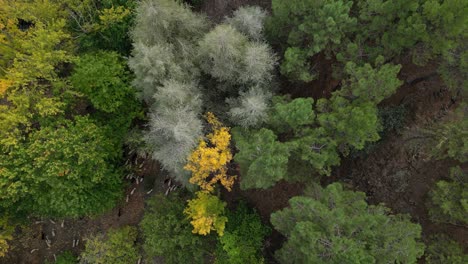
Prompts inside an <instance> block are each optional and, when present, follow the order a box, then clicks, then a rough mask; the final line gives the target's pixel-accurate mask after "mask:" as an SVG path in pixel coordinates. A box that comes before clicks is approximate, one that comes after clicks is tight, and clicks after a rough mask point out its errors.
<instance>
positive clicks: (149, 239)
mask: <svg viewBox="0 0 468 264" xmlns="http://www.w3.org/2000/svg"><path fill="white" fill-rule="evenodd" d="M184 206H185V203H184V201H183V200H182V199H180V198H178V197H176V196H174V195H170V196H168V197H166V196H163V195H155V196H154V197H152V198H151V199H150V200H149V201H148V206H147V209H146V211H145V215H144V217H143V220H142V221H141V223H140V227H141V230H142V232H143V239H144V242H143V249H144V251H145V253H146V254H147V255H148V256H149V257H155V256H163V257H164V261H165V263H170V264H171V263H174V264H177V263H187V262H192V263H202V262H203V260H204V256H205V254H206V250H207V244H206V241H205V240H204V239H203V238H202V237H200V236H195V235H193V234H192V232H191V231H192V226H191V225H190V222H189V221H188V219H187V217H186V216H185V215H184V214H183V211H184Z"/></svg>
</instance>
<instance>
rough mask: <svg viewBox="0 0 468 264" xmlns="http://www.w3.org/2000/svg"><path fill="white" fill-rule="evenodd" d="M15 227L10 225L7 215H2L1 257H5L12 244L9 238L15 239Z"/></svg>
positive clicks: (0, 231) (0, 226)
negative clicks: (9, 242) (9, 243)
mask: <svg viewBox="0 0 468 264" xmlns="http://www.w3.org/2000/svg"><path fill="white" fill-rule="evenodd" d="M13 230H14V227H13V226H11V225H9V223H8V218H7V217H6V216H1V217H0V257H4V256H5V255H6V253H7V252H8V249H9V248H10V246H9V245H8V240H12V239H13V236H12V234H13Z"/></svg>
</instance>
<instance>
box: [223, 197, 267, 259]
mask: <svg viewBox="0 0 468 264" xmlns="http://www.w3.org/2000/svg"><path fill="white" fill-rule="evenodd" d="M228 219H229V221H228V222H227V224H226V229H225V232H224V235H223V236H222V237H220V238H219V245H218V249H217V251H216V260H215V263H217V264H223V263H226V264H242V263H252V264H253V263H263V257H262V256H261V249H262V246H263V240H264V238H265V236H267V235H268V234H269V233H270V229H269V228H268V227H267V226H265V225H263V224H262V221H261V219H260V216H259V215H258V214H257V213H256V212H255V211H253V210H252V209H250V208H248V207H247V205H246V204H245V203H244V202H241V203H240V204H239V205H238V206H237V208H236V210H235V211H231V212H229V213H228Z"/></svg>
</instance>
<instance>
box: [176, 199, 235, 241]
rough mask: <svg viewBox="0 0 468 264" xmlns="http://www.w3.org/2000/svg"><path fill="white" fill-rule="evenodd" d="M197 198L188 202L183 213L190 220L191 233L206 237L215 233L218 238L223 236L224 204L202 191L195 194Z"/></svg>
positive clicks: (224, 223)
mask: <svg viewBox="0 0 468 264" xmlns="http://www.w3.org/2000/svg"><path fill="white" fill-rule="evenodd" d="M196 195H197V197H196V198H195V199H192V200H190V201H188V206H187V208H185V210H184V213H185V214H187V215H188V216H189V218H191V219H192V221H190V223H191V224H192V226H193V230H192V232H193V233H195V234H199V235H207V234H209V233H210V232H211V231H216V232H217V233H218V235H219V236H222V235H223V234H224V227H225V225H226V222H227V220H228V219H227V217H226V216H224V211H225V207H226V203H225V202H223V201H221V200H220V199H219V198H218V197H217V196H215V195H211V194H209V193H207V192H204V191H199V192H197V193H196Z"/></svg>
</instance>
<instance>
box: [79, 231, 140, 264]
mask: <svg viewBox="0 0 468 264" xmlns="http://www.w3.org/2000/svg"><path fill="white" fill-rule="evenodd" d="M136 239H137V230H136V228H135V227H130V226H125V227H122V228H120V229H117V230H112V229H111V230H110V231H108V233H107V235H105V236H104V235H102V234H98V235H96V236H92V237H90V238H87V239H86V245H85V250H84V251H83V252H82V253H81V256H80V263H81V264H91V263H93V264H107V263H115V264H128V263H136V262H137V260H138V258H139V255H138V251H137V249H136V247H135V241H136Z"/></svg>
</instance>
